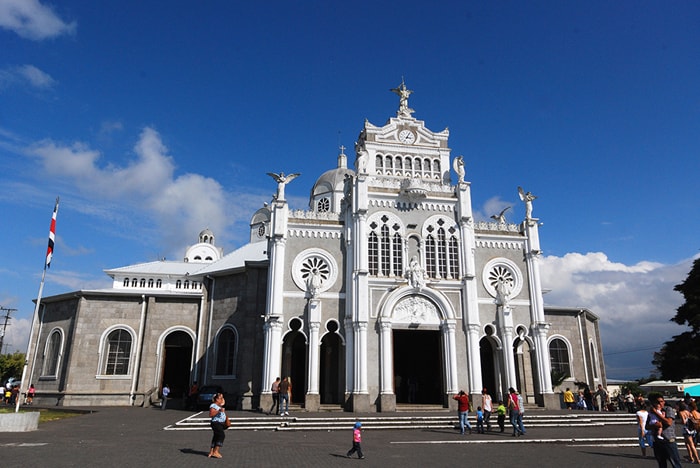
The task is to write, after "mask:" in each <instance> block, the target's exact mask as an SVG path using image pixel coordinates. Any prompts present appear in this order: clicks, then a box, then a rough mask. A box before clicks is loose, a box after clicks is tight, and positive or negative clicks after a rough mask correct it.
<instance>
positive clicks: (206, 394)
mask: <svg viewBox="0 0 700 468" xmlns="http://www.w3.org/2000/svg"><path fill="white" fill-rule="evenodd" d="M217 393H224V389H223V388H222V387H221V386H220V385H205V386H203V387H200V389H199V393H198V394H197V409H204V408H209V405H211V399H212V398H214V395H216V394H217ZM224 398H226V395H225V394H224Z"/></svg>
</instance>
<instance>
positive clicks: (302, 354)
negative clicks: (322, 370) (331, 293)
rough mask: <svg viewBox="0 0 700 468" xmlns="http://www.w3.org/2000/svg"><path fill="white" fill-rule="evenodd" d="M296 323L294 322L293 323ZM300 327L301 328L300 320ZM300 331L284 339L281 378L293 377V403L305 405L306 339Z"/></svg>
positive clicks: (288, 334)
mask: <svg viewBox="0 0 700 468" xmlns="http://www.w3.org/2000/svg"><path fill="white" fill-rule="evenodd" d="M294 321H295V320H292V322H294ZM294 325H296V324H295V323H293V324H292V329H294ZM299 326H301V321H300V320H299ZM298 330H299V328H297V329H296V331H292V332H289V333H287V335H286V336H285V337H284V345H283V346H282V375H281V377H282V378H284V377H291V379H292V380H291V381H292V399H291V402H294V403H304V399H305V395H306V339H305V337H304V335H303V334H302V333H301V332H299V331H298ZM291 402H290V403H291Z"/></svg>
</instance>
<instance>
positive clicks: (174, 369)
mask: <svg viewBox="0 0 700 468" xmlns="http://www.w3.org/2000/svg"><path fill="white" fill-rule="evenodd" d="M191 367H192V338H191V337H190V335H188V334H187V333H186V332H184V331H174V332H172V333H170V334H168V336H167V337H166V338H165V341H164V343H163V373H162V376H163V378H162V379H161V388H162V387H163V385H165V384H166V383H167V384H168V385H169V386H170V395H171V398H179V397H180V396H182V395H185V394H186V393H187V390H188V389H189V385H190V371H191Z"/></svg>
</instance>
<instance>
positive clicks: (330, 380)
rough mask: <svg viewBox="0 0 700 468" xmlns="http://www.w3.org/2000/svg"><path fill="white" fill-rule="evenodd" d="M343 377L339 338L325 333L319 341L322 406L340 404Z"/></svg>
mask: <svg viewBox="0 0 700 468" xmlns="http://www.w3.org/2000/svg"><path fill="white" fill-rule="evenodd" d="M344 375H345V367H344V366H343V360H342V353H341V342H340V336H338V335H337V334H336V333H327V334H326V335H325V336H324V337H323V340H322V341H321V378H320V382H319V386H320V388H319V392H320V393H321V403H322V404H340V403H342V401H343V391H342V389H343V387H342V385H341V383H342V382H341V379H342V378H343V376H344Z"/></svg>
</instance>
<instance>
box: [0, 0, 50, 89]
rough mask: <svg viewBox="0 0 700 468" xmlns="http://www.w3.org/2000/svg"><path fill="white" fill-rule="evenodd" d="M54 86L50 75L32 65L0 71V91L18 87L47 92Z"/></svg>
mask: <svg viewBox="0 0 700 468" xmlns="http://www.w3.org/2000/svg"><path fill="white" fill-rule="evenodd" d="M0 1H2V0H0ZM55 84H56V80H54V79H53V78H52V77H51V75H49V74H48V73H45V72H43V71H41V70H39V69H38V68H37V67H35V66H34V65H19V66H13V67H8V68H5V69H4V70H0V89H2V88H9V87H10V86H14V85H19V86H28V87H30V88H33V89H39V90H47V89H51V88H53V87H54V85H55Z"/></svg>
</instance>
